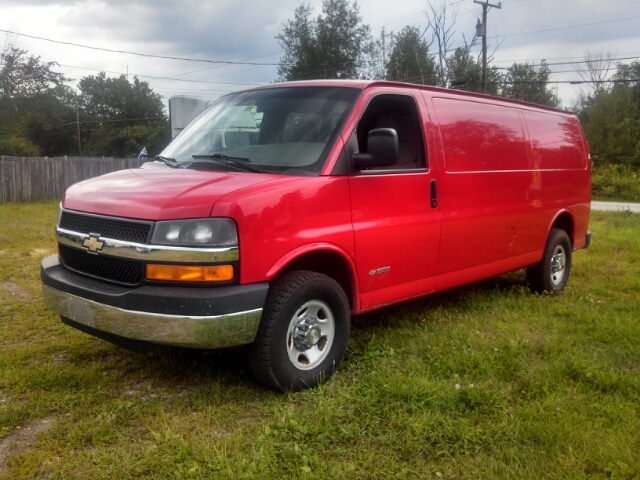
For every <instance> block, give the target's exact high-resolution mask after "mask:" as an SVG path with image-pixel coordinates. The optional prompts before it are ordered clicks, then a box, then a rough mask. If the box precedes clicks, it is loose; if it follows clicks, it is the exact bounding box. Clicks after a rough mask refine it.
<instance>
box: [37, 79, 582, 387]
mask: <svg viewBox="0 0 640 480" xmlns="http://www.w3.org/2000/svg"><path fill="white" fill-rule="evenodd" d="M590 182H591V180H590V162H589V154H588V150H587V144H586V142H585V139H584V135H583V132H582V129H581V127H580V124H579V122H578V120H577V119H576V117H575V116H574V115H572V114H570V113H567V112H564V111H561V110H556V109H552V108H546V107H540V106H536V105H530V104H527V103H523V102H517V101H511V100H505V99H500V98H493V97H487V96H482V95H477V94H470V93H466V92H460V91H452V90H443V89H438V88H432V87H422V86H416V85H407V84H395V83H387V82H364V81H313V82H295V83H283V84H276V85H269V86H265V87H262V88H257V89H253V90H247V91H243V92H238V93H233V94H230V95H227V96H225V97H222V98H221V99H220V100H218V101H217V102H216V103H215V104H214V105H212V106H211V107H209V108H208V109H207V110H206V111H205V112H204V113H203V114H202V115H200V116H199V117H198V118H197V119H196V120H195V121H194V122H192V124H191V125H189V126H188V127H187V128H186V129H185V130H184V131H183V132H182V133H181V134H180V135H179V136H178V137H177V138H176V139H175V140H174V141H173V142H172V143H171V144H170V145H169V146H168V147H167V148H166V149H165V150H164V151H163V152H162V154H161V155H160V156H158V157H156V159H155V161H153V162H149V163H147V164H145V165H144V166H143V167H142V168H140V169H134V170H125V171H120V172H115V173H111V174H108V175H104V176H102V177H98V178H94V179H91V180H87V181H85V182H81V183H78V184H76V185H74V186H72V187H71V188H69V190H68V191H67V192H66V194H65V197H64V199H63V201H62V204H61V207H60V214H59V218H58V221H57V225H56V240H57V245H58V255H54V256H51V257H48V258H45V259H44V260H43V262H42V269H41V277H42V285H43V290H44V296H45V299H46V302H47V305H48V306H49V308H51V309H52V310H53V311H55V312H56V313H58V314H59V315H60V316H61V317H62V321H63V322H65V323H66V324H68V325H71V326H73V327H75V328H77V329H79V330H82V331H84V332H87V333H90V334H92V335H95V336H97V337H100V338H103V339H105V340H108V341H111V342H113V343H116V344H118V345H122V346H124V347H127V348H131V349H135V350H139V351H145V350H148V349H149V348H150V345H151V344H154V343H155V344H168V345H178V346H186V347H193V348H219V347H227V346H232V345H240V344H250V348H249V351H250V363H251V366H252V368H253V370H254V372H255V374H256V377H257V378H258V379H259V380H260V381H261V382H263V383H265V384H266V385H268V386H270V387H272V388H274V389H277V390H282V391H287V390H299V389H303V388H307V387H313V386H315V385H317V384H318V383H319V382H320V381H322V379H323V378H326V377H328V376H330V375H331V374H332V373H333V371H334V370H335V369H336V367H337V366H338V364H339V363H340V360H341V359H342V357H343V354H344V352H345V349H346V346H347V339H348V336H349V328H350V316H351V315H357V314H360V313H363V312H367V311H370V310H373V309H376V308H380V307H383V306H386V305H389V304H392V303H396V302H402V301H405V300H410V299H412V298H416V297H420V296H422V295H427V294H430V293H435V292H440V291H442V290H446V289H450V288H453V287H456V286H459V285H463V284H466V283H470V282H475V281H477V280H480V279H483V278H487V277H491V276H495V275H499V274H502V273H505V272H509V271H512V270H516V269H520V268H526V269H527V279H528V281H529V284H530V286H531V289H532V290H534V291H537V292H541V291H548V292H557V291H560V290H562V288H563V287H564V286H565V284H566V283H567V279H568V277H569V272H570V269H571V255H572V252H573V251H574V250H577V249H581V248H585V247H587V246H588V245H589V239H590V234H589V232H588V230H587V229H588V224H589V213H590V200H591V198H590V197H591V188H590V185H591V183H590Z"/></svg>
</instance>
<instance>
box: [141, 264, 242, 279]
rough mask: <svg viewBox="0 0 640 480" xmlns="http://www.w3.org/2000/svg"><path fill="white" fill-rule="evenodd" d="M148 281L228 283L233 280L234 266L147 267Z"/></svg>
mask: <svg viewBox="0 0 640 480" xmlns="http://www.w3.org/2000/svg"><path fill="white" fill-rule="evenodd" d="M147 280H160V281H163V282H228V281H229V280H233V265H215V266H207V267H199V266H186V265H147Z"/></svg>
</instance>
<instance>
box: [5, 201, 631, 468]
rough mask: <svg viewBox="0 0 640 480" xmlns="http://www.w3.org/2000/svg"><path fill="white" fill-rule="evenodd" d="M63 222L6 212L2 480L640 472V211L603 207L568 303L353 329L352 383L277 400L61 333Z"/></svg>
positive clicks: (48, 214) (416, 312)
mask: <svg viewBox="0 0 640 480" xmlns="http://www.w3.org/2000/svg"><path fill="white" fill-rule="evenodd" d="M56 210H57V202H47V203H36V204H3V205H0V322H1V324H2V330H1V331H2V334H1V335H0V349H1V351H2V354H1V355H0V478H2V479H4V478H6V479H14V478H25V479H29V478H141V479H142V478H155V479H162V478H193V479H198V478H202V479H206V478H221V479H238V478H283V479H289V478H291V479H294V478H295V479H299V478H327V479H343V478H366V479H386V478H407V479H409V478H602V479H604V478H629V479H631V478H637V477H638V475H639V474H640V468H639V466H640V438H639V437H638V431H640V416H639V414H638V412H640V325H639V323H638V318H640V303H639V302H638V291H640V280H639V278H638V271H637V267H638V265H639V264H640V215H636V214H630V213H614V212H606V213H605V212H594V213H593V215H592V219H591V224H590V230H591V231H592V232H593V237H592V243H591V246H590V247H589V249H587V250H581V251H578V252H575V254H574V257H573V268H572V273H571V279H570V281H569V285H568V287H567V288H566V289H565V291H564V292H563V293H561V294H558V295H532V294H530V293H529V292H528V291H527V288H526V281H525V279H524V274H523V273H522V272H521V271H520V272H514V273H511V274H507V275H502V276H500V277H496V278H493V279H489V280H485V281H482V282H478V283H475V284H472V285H468V286H466V287H462V288H457V289H454V290H452V291H450V292H445V293H441V294H437V295H432V296H429V297H425V298H423V299H420V300H416V301H412V302H408V303H404V304H402V305H397V306H394V307H389V308H386V309H382V310H379V311H376V312H372V313H369V314H365V315H361V316H358V317H355V318H354V319H353V322H352V337H351V339H350V342H349V347H348V350H347V355H346V358H345V360H344V361H343V362H342V364H341V366H340V369H339V370H338V371H337V372H336V374H335V375H334V376H333V377H332V378H331V379H330V380H329V381H328V382H327V383H326V384H323V385H322V386H321V387H320V388H318V389H316V390H310V391H305V392H300V393H296V394H290V395H278V394H275V393H273V392H270V391H267V390H265V389H263V388H261V387H259V386H258V385H257V382H255V381H254V380H253V379H252V377H251V375H250V374H249V369H248V365H247V363H246V361H245V353H246V352H245V351H244V350H243V349H229V350H221V351H190V350H181V349H176V348H159V349H158V350H156V351H154V352H153V353H152V354H150V355H140V354H136V353H133V352H129V351H127V350H124V349H122V348H118V347H116V346H113V345H111V344H109V343H106V342H104V341H102V340H99V339H96V338H93V337H90V336H88V335H86V334H84V333H81V332H78V331H75V330H73V329H71V328H69V327H67V326H65V325H63V324H62V323H61V322H60V319H59V318H57V317H55V316H54V315H53V314H52V313H51V312H50V311H49V310H47V308H46V307H45V305H44V303H43V300H42V291H41V289H40V284H39V263H40V260H41V259H42V257H44V256H46V255H49V254H52V253H54V251H55V250H54V249H55V246H54V238H53V232H52V228H51V226H52V225H53V223H54V222H55V217H56ZM41 425H48V427H47V428H45V429H41V431H40V433H39V434H33V433H30V432H34V431H37V428H38V426H41Z"/></svg>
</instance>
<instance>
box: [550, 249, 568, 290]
mask: <svg viewBox="0 0 640 480" xmlns="http://www.w3.org/2000/svg"><path fill="white" fill-rule="evenodd" d="M566 263H567V254H566V253H565V251H564V247H562V245H558V246H557V247H556V249H555V250H554V251H553V255H552V257H551V283H553V284H554V285H559V284H560V282H562V278H563V277H564V270H565V268H566Z"/></svg>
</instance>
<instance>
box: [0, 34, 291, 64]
mask: <svg viewBox="0 0 640 480" xmlns="http://www.w3.org/2000/svg"><path fill="white" fill-rule="evenodd" d="M0 32H4V33H9V34H11V35H17V36H20V37H27V38H31V39H34V40H43V41H45V42H51V43H58V44H60V45H70V46H73V47H79V48H87V49H89V50H99V51H102V52H111V53H123V54H126V55H136V56H138V57H148V58H162V59H165V60H181V61H184V62H200V63H215V64H220V65H260V66H263V65H264V66H277V65H280V64H279V63H261V62H234V61H226V60H206V59H201V58H187V57H172V56H168V55H152V54H148V53H139V52H130V51H127V50H113V49H110V48H102V47H92V46H89V45H82V44H80V43H72V42H62V41H60V40H53V39H51V38H45V37H36V36H34V35H27V34H25V33H18V32H13V31H11V30H2V29H0Z"/></svg>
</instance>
